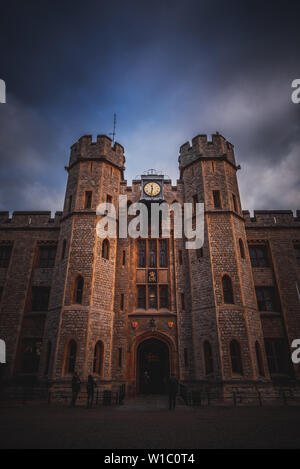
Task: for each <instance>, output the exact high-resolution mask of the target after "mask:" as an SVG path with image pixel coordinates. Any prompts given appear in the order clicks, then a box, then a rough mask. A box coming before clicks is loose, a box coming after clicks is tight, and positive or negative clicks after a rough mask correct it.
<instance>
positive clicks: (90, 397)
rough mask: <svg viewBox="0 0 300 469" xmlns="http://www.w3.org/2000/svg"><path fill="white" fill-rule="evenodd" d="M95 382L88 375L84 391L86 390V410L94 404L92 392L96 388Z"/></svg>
mask: <svg viewBox="0 0 300 469" xmlns="http://www.w3.org/2000/svg"><path fill="white" fill-rule="evenodd" d="M96 386H97V385H96V381H95V380H94V378H93V377H92V375H88V380H87V383H86V390H87V406H86V407H87V409H88V408H89V407H92V406H93V403H94V391H95V387H96Z"/></svg>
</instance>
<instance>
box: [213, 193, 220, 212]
mask: <svg viewBox="0 0 300 469" xmlns="http://www.w3.org/2000/svg"><path fill="white" fill-rule="evenodd" d="M213 198H214V207H215V208H221V196H220V191H213Z"/></svg>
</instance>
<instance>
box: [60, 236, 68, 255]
mask: <svg viewBox="0 0 300 469" xmlns="http://www.w3.org/2000/svg"><path fill="white" fill-rule="evenodd" d="M66 248H67V240H66V239H64V240H63V243H62V248H61V260H63V259H64V258H65V256H66Z"/></svg>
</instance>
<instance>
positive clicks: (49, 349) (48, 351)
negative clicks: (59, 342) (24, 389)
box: [44, 340, 52, 376]
mask: <svg viewBox="0 0 300 469" xmlns="http://www.w3.org/2000/svg"><path fill="white" fill-rule="evenodd" d="M51 349H52V344H51V342H50V340H49V342H48V344H47V353H46V362H45V371H44V375H45V376H47V375H48V373H49V365H50V359H51Z"/></svg>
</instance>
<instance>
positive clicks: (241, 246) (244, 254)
mask: <svg viewBox="0 0 300 469" xmlns="http://www.w3.org/2000/svg"><path fill="white" fill-rule="evenodd" d="M239 248H240V257H241V259H246V252H245V245H244V242H243V240H242V238H239Z"/></svg>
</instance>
